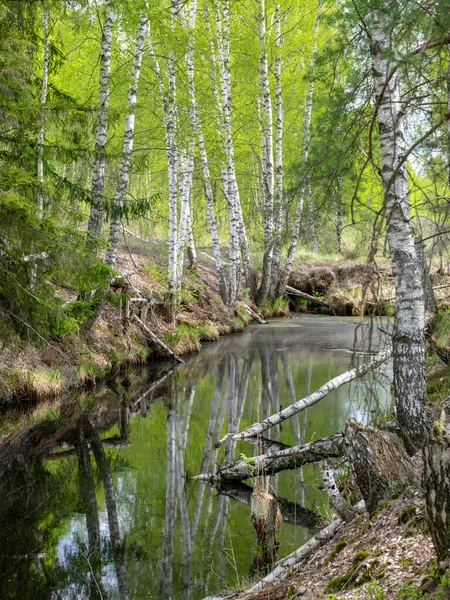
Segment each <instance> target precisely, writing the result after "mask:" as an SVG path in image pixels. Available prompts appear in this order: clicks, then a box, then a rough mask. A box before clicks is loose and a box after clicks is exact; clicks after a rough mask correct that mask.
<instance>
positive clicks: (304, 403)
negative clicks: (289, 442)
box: [217, 345, 392, 446]
mask: <svg viewBox="0 0 450 600" xmlns="http://www.w3.org/2000/svg"><path fill="white" fill-rule="evenodd" d="M391 356H392V346H391V345H388V346H386V347H385V348H383V350H381V352H378V354H375V356H373V357H372V358H371V359H370V360H368V361H367V362H365V363H363V364H362V365H360V366H359V367H355V368H354V369H351V370H350V371H346V372H345V373H342V375H338V376H337V377H334V379H331V380H330V381H328V382H327V383H325V384H324V385H323V386H322V387H320V388H318V389H317V390H316V391H315V392H313V393H312V394H310V395H309V396H306V397H305V398H302V399H301V400H297V402H294V403H293V404H291V405H290V406H288V407H287V408H285V409H284V410H282V411H280V412H278V413H275V414H274V415H271V416H270V417H268V418H267V419H265V420H264V421H261V422H260V423H255V424H254V425H251V426H250V427H247V429H244V430H243V431H237V432H235V433H233V432H231V433H227V434H226V435H225V436H224V437H223V438H222V439H221V440H220V441H219V442H218V443H217V445H218V446H220V445H221V444H223V442H225V441H226V440H227V439H228V438H231V439H233V440H245V439H246V438H249V437H254V436H255V435H261V434H262V433H264V431H267V430H268V429H270V428H271V427H274V425H278V424H279V423H282V422H283V421H285V420H286V419H288V418H289V417H292V416H293V415H296V414H297V413H299V412H300V411H302V410H304V409H305V408H307V407H308V406H312V405H313V404H315V403H316V402H319V400H322V398H325V396H328V394H329V393H330V392H332V391H334V390H336V389H337V388H338V387H340V386H341V385H344V383H348V382H350V381H353V380H354V379H358V378H359V377H362V376H363V375H365V374H366V373H368V372H369V371H372V370H373V369H376V368H377V367H379V366H380V365H382V364H383V363H384V362H386V361H387V360H388V359H389V358H390V357H391Z"/></svg>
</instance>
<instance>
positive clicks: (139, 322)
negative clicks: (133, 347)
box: [133, 315, 184, 363]
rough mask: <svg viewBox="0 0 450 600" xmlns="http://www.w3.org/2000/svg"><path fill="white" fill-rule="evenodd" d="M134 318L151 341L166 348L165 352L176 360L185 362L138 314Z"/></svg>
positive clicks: (163, 348)
mask: <svg viewBox="0 0 450 600" xmlns="http://www.w3.org/2000/svg"><path fill="white" fill-rule="evenodd" d="M133 319H134V320H135V321H136V323H137V324H138V325H139V327H140V328H141V329H142V331H143V332H144V333H145V334H146V335H147V336H148V337H149V338H150V339H151V341H152V342H153V343H154V344H155V345H156V346H158V347H159V348H161V349H162V350H164V352H167V354H168V355H169V356H170V357H171V358H173V359H174V360H176V361H177V362H179V363H184V360H183V359H182V358H180V357H179V356H177V355H176V354H175V353H174V352H173V351H172V350H171V349H170V348H169V346H166V344H165V343H164V342H163V341H161V340H160V339H159V337H158V336H156V335H155V334H154V333H153V331H150V329H149V328H148V327H147V325H145V323H143V322H142V321H141V319H140V318H139V317H137V316H136V315H133Z"/></svg>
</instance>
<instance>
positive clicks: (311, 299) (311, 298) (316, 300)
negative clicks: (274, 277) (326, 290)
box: [286, 285, 330, 306]
mask: <svg viewBox="0 0 450 600" xmlns="http://www.w3.org/2000/svg"><path fill="white" fill-rule="evenodd" d="M286 293H287V294H288V295H289V296H299V297H300V298H303V299H304V300H308V302H314V304H320V306H330V303H329V302H327V301H326V300H323V299H322V298H318V297H317V296H311V295H310V294H306V293H305V292H301V291H300V290H297V289H296V288H293V287H291V286H290V285H287V286H286Z"/></svg>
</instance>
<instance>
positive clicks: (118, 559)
mask: <svg viewBox="0 0 450 600" xmlns="http://www.w3.org/2000/svg"><path fill="white" fill-rule="evenodd" d="M86 431H88V434H89V438H90V442H91V448H92V452H93V454H94V457H95V461H96V463H97V466H98V470H99V472H100V475H101V477H102V481H103V490H104V493H105V504H106V512H107V514H108V526H109V537H110V540H111V547H112V551H113V557H114V567H115V570H116V576H117V585H118V588H119V598H120V600H128V586H127V579H126V568H125V557H124V546H123V544H122V542H121V540H120V530H119V519H118V517H117V504H116V493H115V491H114V483H113V478H112V474H111V468H110V465H109V462H108V460H107V458H106V455H105V450H104V448H103V442H102V440H101V438H100V435H99V433H98V431H97V430H96V429H95V427H94V426H93V425H92V424H91V423H88V424H87V425H86Z"/></svg>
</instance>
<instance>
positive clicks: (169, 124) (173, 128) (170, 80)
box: [161, 0, 178, 309]
mask: <svg viewBox="0 0 450 600" xmlns="http://www.w3.org/2000/svg"><path fill="white" fill-rule="evenodd" d="M171 14H172V27H173V28H174V25H175V20H176V14H177V0H172V3H171ZM175 75H176V74H175V57H174V56H173V53H172V56H170V57H169V59H168V60H167V112H168V114H167V117H166V144H167V162H168V172H169V265H168V283H169V306H170V307H171V309H174V308H176V306H177V303H178V298H177V290H178V272H177V256H178V231H177V222H178V214H177V203H178V189H177V188H178V160H177V157H178V146H177V139H176V133H177V122H178V117H177V105H176V101H177V98H176V95H177V93H176V76H175ZM161 81H162V80H161Z"/></svg>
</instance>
